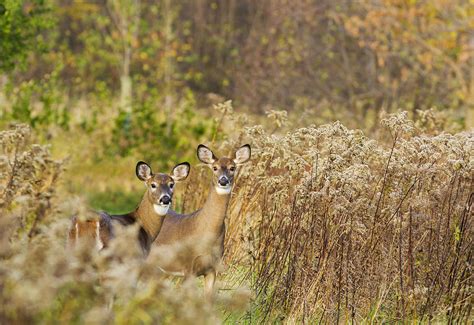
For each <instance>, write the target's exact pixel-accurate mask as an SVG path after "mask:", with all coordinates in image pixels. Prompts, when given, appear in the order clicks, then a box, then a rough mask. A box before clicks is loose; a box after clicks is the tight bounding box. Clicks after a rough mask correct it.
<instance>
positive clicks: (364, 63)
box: [0, 0, 474, 133]
mask: <svg viewBox="0 0 474 325" xmlns="http://www.w3.org/2000/svg"><path fill="white" fill-rule="evenodd" d="M2 7H3V8H6V9H7V10H6V12H5V10H3V11H4V13H3V14H2V15H3V16H4V19H2V22H1V23H0V24H1V26H2V51H1V52H2V54H1V55H2V63H1V64H2V67H3V68H4V69H5V68H8V70H11V68H13V67H16V66H22V65H23V66H26V67H25V69H22V70H19V69H16V70H15V71H14V73H13V78H12V80H13V82H14V83H15V84H16V83H18V82H20V81H23V80H35V81H38V80H41V79H43V78H44V77H45V76H47V75H51V74H52V73H53V72H56V73H57V79H58V82H59V83H60V85H61V87H62V89H63V90H64V93H67V94H68V95H69V96H71V97H72V98H73V99H77V98H82V97H84V96H89V95H90V94H94V93H97V92H101V91H102V90H103V89H104V88H105V89H107V91H108V92H110V95H111V96H114V97H116V98H119V107H120V108H121V109H122V110H124V111H126V112H131V111H132V102H133V101H134V100H137V101H138V102H140V101H143V100H145V99H146V98H147V97H149V96H155V95H156V96H157V100H156V101H155V106H156V107H155V108H156V109H157V110H163V112H164V113H165V114H166V115H167V117H166V118H167V119H170V118H171V119H172V118H173V115H174V114H173V107H174V106H175V105H177V103H178V102H179V100H180V99H181V98H183V96H185V95H184V94H185V93H187V92H188V91H191V93H192V94H193V96H194V97H195V98H196V99H197V100H198V104H200V105H198V106H206V103H207V102H206V101H205V99H206V98H208V96H207V95H208V94H217V95H219V96H220V97H222V98H232V99H233V100H234V106H236V107H246V108H247V110H248V111H250V112H253V113H256V114H260V113H264V112H265V111H267V110H268V109H269V108H271V107H276V108H284V109H285V110H287V111H289V112H290V116H291V112H292V111H308V112H310V113H312V114H314V115H317V116H319V117H321V118H322V119H323V120H324V119H326V120H328V119H334V118H339V119H347V120H348V121H353V122H354V124H357V125H358V126H359V127H362V128H367V127H371V126H373V125H375V123H374V122H376V121H377V118H378V113H379V112H380V111H381V110H385V111H389V112H390V111H393V110H396V109H398V108H403V109H408V110H410V111H412V112H413V114H416V111H417V110H419V109H429V108H431V107H437V108H438V109H441V110H447V109H449V110H450V112H452V113H453V114H454V116H455V118H456V119H458V122H459V123H460V124H461V125H462V124H463V123H465V121H464V120H463V119H464V118H465V116H466V112H467V111H468V108H469V106H470V105H472V102H471V103H470V101H472V98H470V93H471V91H470V90H471V84H472V81H471V80H470V79H471V73H472V71H471V70H472V69H471V65H472V61H470V60H471V56H472V48H471V47H470V40H471V39H472V37H473V36H472V29H473V27H474V26H473V24H474V23H473V20H472V14H473V12H472V11H473V10H472V7H470V6H469V1H462V0H457V1H444V0H436V1H399V0H374V1H368V2H364V3H354V2H348V1H326V0H324V1H318V3H314V2H312V1H307V0H297V1H286V0H271V1H270V0H265V1H247V0H243V1H237V0H226V1H212V0H200V1H179V2H173V1H168V0H163V1H158V2H146V1H145V2H143V1H140V0H113V1H112V0H111V1H97V2H84V1H74V0H54V1H53V0H50V1H46V0H35V1H29V0H8V1H6V2H5V4H3V5H2ZM46 8H49V10H48V9H46ZM48 17H49V18H48ZM53 18H54V20H53ZM53 22H54V26H49V27H50V28H48V29H46V28H45V27H47V26H48V25H51V24H52V23H53ZM44 39H48V46H49V51H48V52H46V53H44V52H41V51H38V52H36V54H35V55H31V51H30V50H31V49H32V48H35V49H37V47H36V44H38V41H41V40H44ZM5 40H6V41H5ZM10 53H15V54H14V55H11V54H10ZM26 53H28V54H30V55H29V56H28V57H26ZM188 95H189V93H188ZM167 127H168V130H167V132H168V133H169V132H170V128H171V126H170V124H168V126H167Z"/></svg>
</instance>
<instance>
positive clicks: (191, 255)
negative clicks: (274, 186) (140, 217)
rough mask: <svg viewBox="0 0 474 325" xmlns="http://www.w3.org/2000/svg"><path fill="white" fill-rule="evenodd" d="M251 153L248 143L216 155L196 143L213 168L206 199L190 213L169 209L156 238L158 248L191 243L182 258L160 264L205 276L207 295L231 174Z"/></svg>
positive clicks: (220, 253)
mask: <svg viewBox="0 0 474 325" xmlns="http://www.w3.org/2000/svg"><path fill="white" fill-rule="evenodd" d="M250 154H251V153H250V146H249V145H248V144H246V145H244V146H242V147H240V148H239V149H237V150H236V151H235V153H234V155H233V157H232V158H228V157H222V158H217V157H216V156H215V155H214V153H213V152H212V151H211V149H209V148H208V147H206V146H204V145H202V144H201V145H199V146H198V148H197V156H198V158H199V160H200V161H201V162H203V163H204V164H206V165H207V166H208V167H209V168H210V169H211V170H212V182H211V188H210V190H209V195H208V197H207V200H206V202H205V203H204V206H203V207H202V208H201V209H199V210H197V211H195V212H193V213H190V214H178V213H176V212H174V211H172V210H170V211H169V212H168V214H167V215H166V217H165V220H164V221H163V226H162V228H161V231H160V233H159V234H158V237H157V238H156V241H155V245H156V246H157V249H165V248H166V249H168V248H169V246H172V245H180V244H181V243H183V242H187V243H190V247H189V251H188V252H187V254H186V257H185V258H181V259H179V258H176V259H173V260H172V261H171V262H170V263H169V264H168V265H162V267H161V268H162V269H163V270H164V271H165V272H167V273H171V274H175V275H182V276H185V277H188V276H204V286H205V292H206V295H207V296H208V297H209V298H212V296H213V293H214V283H215V280H216V271H217V269H218V265H219V263H220V261H221V259H222V256H223V253H224V236H225V223H224V219H225V216H226V213H227V207H228V205H229V200H230V194H231V190H232V186H233V184H234V176H235V174H236V170H237V167H238V166H240V165H241V164H243V163H245V162H247V161H248V160H249V159H250ZM158 247H159V248H158Z"/></svg>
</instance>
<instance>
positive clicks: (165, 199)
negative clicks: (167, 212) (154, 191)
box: [160, 195, 171, 204]
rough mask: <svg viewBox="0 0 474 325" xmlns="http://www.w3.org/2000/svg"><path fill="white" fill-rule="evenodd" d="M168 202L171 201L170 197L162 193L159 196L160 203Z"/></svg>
mask: <svg viewBox="0 0 474 325" xmlns="http://www.w3.org/2000/svg"><path fill="white" fill-rule="evenodd" d="M170 202H171V198H170V197H169V196H168V195H163V196H162V197H161V198H160V203H161V204H170Z"/></svg>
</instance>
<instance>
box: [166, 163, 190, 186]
mask: <svg viewBox="0 0 474 325" xmlns="http://www.w3.org/2000/svg"><path fill="white" fill-rule="evenodd" d="M190 169H191V165H190V164H189V163H188V162H183V163H181V164H178V165H176V166H174V168H173V171H172V172H171V175H172V176H171V177H173V179H174V181H175V182H179V181H183V180H185V179H186V177H188V175H189V170H190Z"/></svg>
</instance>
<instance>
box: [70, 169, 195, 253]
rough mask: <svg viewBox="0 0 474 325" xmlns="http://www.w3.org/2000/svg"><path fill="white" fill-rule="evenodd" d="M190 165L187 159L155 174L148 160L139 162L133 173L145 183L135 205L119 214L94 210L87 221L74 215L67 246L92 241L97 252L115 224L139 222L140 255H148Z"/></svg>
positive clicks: (127, 224)
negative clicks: (80, 241)
mask: <svg viewBox="0 0 474 325" xmlns="http://www.w3.org/2000/svg"><path fill="white" fill-rule="evenodd" d="M190 168H191V166H190V164H189V163H188V162H183V163H180V164H178V165H176V166H175V167H173V169H172V171H171V174H163V173H156V174H155V173H153V171H152V169H151V167H150V166H149V165H148V164H147V163H145V162H143V161H139V162H138V163H137V165H136V168H135V173H136V176H137V178H138V179H139V180H141V181H143V182H144V184H145V187H146V191H145V194H144V195H143V198H142V200H141V202H140V203H139V204H138V206H137V208H136V209H135V210H134V211H132V212H129V213H126V214H121V215H110V214H107V213H106V212H94V214H95V216H93V217H92V218H88V219H86V220H80V219H79V218H78V217H77V216H74V217H73V218H72V222H71V227H70V229H69V233H68V244H69V246H70V247H73V246H74V245H75V244H76V243H77V242H78V241H79V240H80V239H87V240H89V241H92V242H95V244H96V248H97V250H99V251H100V250H102V249H104V248H106V247H107V246H108V245H109V241H110V240H111V239H112V238H113V237H114V228H115V227H116V226H130V225H133V224H136V223H138V224H139V231H138V242H139V244H140V247H141V249H142V252H143V254H144V255H145V256H148V254H149V252H150V248H151V244H152V243H153V241H154V240H155V238H156V237H157V235H158V233H159V232H160V230H161V227H162V224H163V220H164V218H165V216H166V214H167V213H168V210H169V208H170V206H171V203H172V198H173V190H174V186H175V183H177V182H181V181H183V180H185V179H186V178H187V177H188V175H189V171H190Z"/></svg>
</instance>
